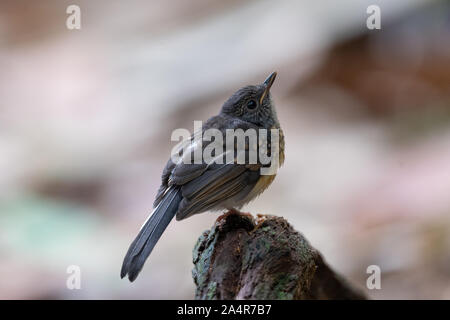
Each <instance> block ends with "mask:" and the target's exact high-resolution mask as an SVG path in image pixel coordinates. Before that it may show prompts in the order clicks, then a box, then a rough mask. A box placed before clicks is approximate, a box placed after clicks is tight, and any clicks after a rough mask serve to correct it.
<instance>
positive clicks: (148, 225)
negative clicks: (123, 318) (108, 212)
mask: <svg viewBox="0 0 450 320" xmlns="http://www.w3.org/2000/svg"><path fill="white" fill-rule="evenodd" d="M180 201H181V191H180V190H179V189H178V188H171V189H169V190H168V191H167V193H166V194H165V195H164V198H163V199H162V200H161V202H160V203H159V204H158V206H157V207H156V208H155V209H154V210H153V212H152V214H151V215H150V217H149V218H148V219H147V221H146V222H145V223H144V224H143V226H142V228H141V230H140V231H139V234H138V235H137V237H136V239H134V241H133V242H132V243H131V245H130V248H129V249H128V252H127V254H126V256H125V258H124V260H123V264H122V270H121V271H120V277H121V278H123V277H125V276H126V275H128V279H129V280H130V281H134V280H135V279H136V277H137V276H138V274H139V272H140V271H141V269H142V267H143V266H144V263H145V260H146V259H147V257H148V256H149V255H150V253H151V252H152V250H153V247H154V246H155V245H156V243H157V242H158V240H159V238H160V237H161V235H162V233H163V232H164V230H165V229H166V228H167V226H168V225H169V223H170V221H171V220H172V218H173V217H174V216H175V214H176V212H177V209H178V205H179V203H180Z"/></svg>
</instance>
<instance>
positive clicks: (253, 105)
mask: <svg viewBox="0 0 450 320" xmlns="http://www.w3.org/2000/svg"><path fill="white" fill-rule="evenodd" d="M257 105H258V104H257V103H256V101H255V100H250V101H249V102H247V109H249V110H253V109H255V108H256V106H257Z"/></svg>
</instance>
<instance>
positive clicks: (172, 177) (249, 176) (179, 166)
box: [155, 116, 260, 220]
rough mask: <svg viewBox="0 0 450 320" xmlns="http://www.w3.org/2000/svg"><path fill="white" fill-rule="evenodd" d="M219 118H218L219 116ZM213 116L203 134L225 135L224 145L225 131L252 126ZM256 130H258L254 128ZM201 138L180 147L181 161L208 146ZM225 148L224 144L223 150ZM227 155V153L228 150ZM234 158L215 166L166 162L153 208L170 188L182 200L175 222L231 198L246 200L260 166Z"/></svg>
mask: <svg viewBox="0 0 450 320" xmlns="http://www.w3.org/2000/svg"><path fill="white" fill-rule="evenodd" d="M218 117H220V116H218ZM218 117H213V118H211V119H210V120H208V122H207V123H205V125H204V127H203V131H204V130H206V129H208V128H211V127H214V128H216V129H219V130H220V131H221V132H222V133H223V134H224V139H223V142H224V144H225V142H226V139H225V129H233V128H236V127H238V128H241V129H243V130H246V129H248V128H249V127H250V126H251V125H250V124H248V123H241V122H236V120H235V119H223V118H219V119H218ZM255 129H257V128H256V127H255ZM198 139H201V135H199V134H197V133H196V134H194V136H193V137H192V138H191V141H190V148H188V149H185V150H184V153H183V149H182V148H186V145H185V144H184V145H180V150H179V151H180V154H182V157H181V159H186V158H187V157H190V154H188V152H190V153H192V152H195V150H196V149H197V148H202V152H203V148H204V147H205V146H206V145H207V144H208V143H209V141H208V142H205V141H204V142H203V144H200V143H198ZM223 150H224V151H225V152H226V148H225V145H224V149H223ZM228 152H230V151H228ZM215 156H216V157H221V158H222V159H223V160H224V162H225V159H226V154H224V153H222V154H219V155H215ZM235 161H236V160H235V159H234V160H232V161H231V163H223V164H218V163H215V162H209V163H207V162H205V161H203V162H202V163H200V164H191V163H185V161H184V160H180V161H178V162H177V163H174V162H173V161H172V160H169V161H168V163H167V165H166V167H165V169H164V172H163V176H162V184H161V187H160V190H159V192H158V195H157V198H156V200H155V206H156V205H157V204H158V203H159V201H160V199H161V198H162V196H163V195H164V193H165V192H166V190H167V188H169V187H170V186H172V185H173V186H180V187H181V194H182V201H181V203H180V206H179V209H178V212H177V216H176V217H177V220H181V219H184V218H186V217H189V216H191V215H193V214H195V213H200V212H204V211H207V210H210V209H212V208H214V207H216V206H217V205H218V204H220V203H223V202H225V201H226V200H227V199H229V198H232V197H234V198H235V199H236V197H238V198H240V199H241V198H242V199H243V198H245V196H246V195H247V194H248V193H250V191H251V190H252V189H253V187H254V186H255V185H256V183H257V181H258V179H259V176H260V173H259V168H260V166H259V165H257V164H253V165H245V164H237V163H235Z"/></svg>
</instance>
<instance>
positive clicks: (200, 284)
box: [192, 212, 366, 300]
mask: <svg viewBox="0 0 450 320" xmlns="http://www.w3.org/2000/svg"><path fill="white" fill-rule="evenodd" d="M193 262H194V269H193V270H192V276H193V278H194V282H195V284H196V286H197V288H196V294H195V298H196V299H288V300H292V299H366V297H365V296H364V294H362V293H361V292H360V291H359V290H356V289H354V288H353V287H351V286H350V285H349V284H348V283H347V281H346V280H344V279H343V278H342V277H340V276H339V275H337V274H336V273H335V272H334V271H333V270H332V269H331V268H330V267H329V266H328V265H327V264H326V263H325V261H324V259H323V258H322V256H321V254H320V253H319V252H318V251H317V250H316V249H314V248H313V247H311V245H310V244H309V243H308V241H307V240H306V239H305V238H304V237H303V236H302V235H301V234H300V233H298V232H297V231H295V230H294V229H293V228H292V226H291V225H290V224H289V223H288V222H287V221H286V220H285V219H284V218H280V217H274V216H260V215H259V216H258V218H257V220H256V221H255V219H254V218H253V217H252V216H251V215H249V214H242V213H238V212H229V213H227V214H225V215H223V216H221V217H220V218H219V219H218V220H217V221H216V223H215V224H214V226H213V227H212V229H211V230H208V231H205V232H204V233H203V234H202V235H201V236H200V238H199V239H198V241H197V244H196V246H195V248H194V251H193Z"/></svg>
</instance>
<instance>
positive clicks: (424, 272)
mask: <svg viewBox="0 0 450 320" xmlns="http://www.w3.org/2000/svg"><path fill="white" fill-rule="evenodd" d="M71 4H76V5H78V6H80V8H81V29H80V30H69V29H67V27H66V19H67V18H68V16H69V15H68V14H66V8H67V7H68V6H69V5H71ZM371 4H377V5H378V6H379V7H380V9H381V30H369V29H368V28H367V27H366V20H367V18H368V17H369V14H367V13H366V10H367V7H368V6H369V5H371ZM274 70H276V71H278V78H277V80H276V82H275V84H274V86H273V88H272V96H273V99H274V100H275V103H276V105H277V109H278V116H279V119H280V122H281V124H282V126H283V129H284V133H285V136H286V162H285V165H284V167H283V168H282V169H281V170H280V171H279V173H278V176H277V178H276V179H275V182H274V183H273V184H272V186H271V188H269V190H268V191H266V192H265V193H264V194H263V195H262V196H261V197H260V198H258V199H257V200H256V201H254V202H252V203H251V204H250V205H249V206H247V207H245V208H244V211H250V212H252V213H253V214H257V213H262V214H274V215H279V216H283V217H285V218H286V219H287V220H288V221H289V222H290V223H291V224H292V225H293V226H294V227H295V229H297V230H299V231H300V232H302V233H303V234H304V235H305V236H306V238H307V239H309V241H310V242H311V244H312V245H313V246H315V247H316V248H317V249H319V250H320V251H321V252H322V253H323V255H324V256H325V258H326V259H327V261H328V262H329V264H330V265H331V266H332V267H333V268H334V269H336V270H337V271H339V272H340V273H342V274H343V275H344V276H346V277H347V278H348V279H349V280H350V281H351V282H352V283H353V284H354V285H355V286H358V287H360V288H362V289H364V290H366V292H367V294H368V295H369V296H370V297H371V298H374V299H381V298H384V299H401V298H405V299H418V298H423V299H431V298H434V299H450V2H448V1H425V0H408V1H407V0H397V1H389V0H378V1H376V3H373V1H366V0H344V1H331V0H322V1H307V0H302V1H288V0H280V1H270V0H255V1H243V0H232V1H219V0H214V1H212V0H208V1H207V0H191V1H182V0H177V1H165V0H152V1H106V0H102V1H100V0H99V1H87V0H77V1H76V3H73V2H72V1H65V0H64V1H47V0H39V1H22V0H14V1H13V0H3V1H1V3H0V298H2V299H14V298H19V299H30V298H40V299H46V298H57V299H82V298H83V299H94V298H99V299H120V298H122V299H131V298H149V299H184V298H187V299H190V298H193V296H194V284H193V281H192V278H191V269H192V257H191V252H192V248H193V246H194V244H195V242H196V240H197V238H198V237H199V236H200V234H201V233H202V231H204V230H205V229H209V228H210V227H211V226H212V225H213V223H214V221H215V219H216V218H217V216H218V214H217V213H206V214H202V215H197V216H194V217H192V218H190V219H187V220H185V221H182V222H172V223H171V224H170V225H169V228H168V229H167V231H166V232H165V234H164V235H163V236H162V238H161V240H160V242H159V243H158V245H157V246H156V248H155V250H154V251H153V253H152V255H151V257H150V259H149V260H148V261H147V264H146V265H145V267H144V270H143V272H142V273H141V275H140V276H139V278H138V279H137V280H136V281H135V282H134V283H132V284H131V283H129V282H128V281H126V280H121V279H120V278H119V271H120V267H121V263H122V259H123V256H124V254H125V252H126V250H127V248H128V246H129V244H130V242H131V241H132V240H133V239H134V237H135V235H136V233H137V231H138V229H139V227H140V226H141V224H142V223H143V221H144V219H145V218H146V216H147V214H148V213H149V212H151V207H152V203H153V198H154V196H155V194H156V191H157V188H158V186H159V183H160V173H161V171H162V168H163V166H164V165H165V162H166V160H167V159H168V157H169V155H170V150H171V149H172V147H173V146H174V145H175V142H171V141H170V134H171V132H172V130H174V129H176V128H187V129H189V130H190V131H192V130H193V121H194V120H206V119H208V118H209V117H210V116H212V115H215V114H216V113H217V112H218V111H219V108H220V107H221V105H222V103H223V102H224V100H225V99H226V98H227V97H228V96H229V95H231V94H232V93H233V92H234V91H235V90H236V89H238V88H239V87H242V86H244V85H247V84H255V83H260V82H262V81H263V80H264V79H265V77H266V76H267V75H268V74H269V73H271V72H272V71H274ZM294 181H295V183H294ZM70 265H76V266H79V267H80V269H81V289H80V290H69V289H67V287H66V281H67V278H68V277H69V274H68V273H67V268H68V266H70ZM369 265H378V266H379V267H380V268H381V271H382V276H381V289H380V290H368V289H367V288H366V279H367V277H368V276H369V275H368V274H366V269H367V267H368V266H369Z"/></svg>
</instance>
